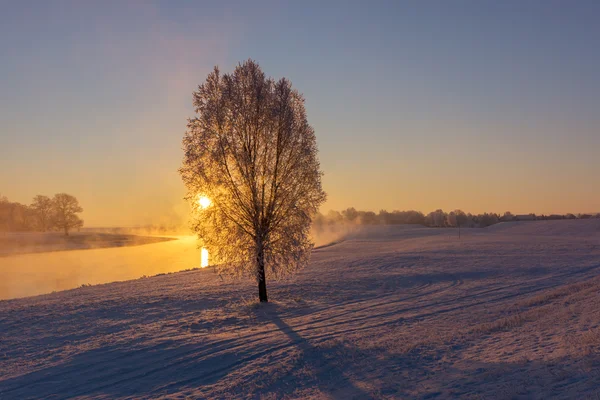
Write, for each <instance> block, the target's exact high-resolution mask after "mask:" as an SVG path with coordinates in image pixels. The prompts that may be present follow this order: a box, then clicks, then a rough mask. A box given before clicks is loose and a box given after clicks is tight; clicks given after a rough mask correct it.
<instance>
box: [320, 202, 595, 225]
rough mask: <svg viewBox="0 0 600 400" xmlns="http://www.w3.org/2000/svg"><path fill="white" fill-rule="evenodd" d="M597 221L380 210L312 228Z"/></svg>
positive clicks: (331, 216)
mask: <svg viewBox="0 0 600 400" xmlns="http://www.w3.org/2000/svg"><path fill="white" fill-rule="evenodd" d="M588 218H600V214H577V215H575V214H565V215H556V214H553V215H535V214H525V215H513V214H512V213H511V212H509V211H507V212H505V213H504V214H503V215H500V214H496V213H483V214H471V213H465V212H464V211H462V210H454V211H451V212H448V213H447V212H445V211H443V210H435V211H432V212H430V213H429V214H427V215H425V214H423V213H422V212H420V211H413V210H411V211H392V212H388V211H386V210H381V211H379V213H374V212H373V211H358V210H356V209H355V208H353V207H352V208H348V209H346V210H344V211H342V212H339V211H330V212H329V213H328V214H326V215H323V214H318V215H317V217H316V218H315V221H314V223H315V226H316V227H322V226H325V225H333V224H359V225H402V224H417V225H424V226H429V227H440V228H446V227H449V228H452V227H458V226H460V227H466V228H467V227H468V228H485V227H486V226H490V225H494V224H496V223H498V222H508V221H538V220H557V219H588Z"/></svg>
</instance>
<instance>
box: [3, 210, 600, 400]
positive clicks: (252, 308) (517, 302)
mask: <svg viewBox="0 0 600 400" xmlns="http://www.w3.org/2000/svg"><path fill="white" fill-rule="evenodd" d="M462 233H463V236H462V239H461V240H460V241H459V240H458V237H457V231H456V230H453V229H427V228H415V227H402V226H396V227H374V228H371V229H369V230H366V231H363V232H361V233H360V234H355V235H353V236H352V237H351V238H348V239H347V240H345V241H343V242H341V243H339V244H336V245H333V246H328V247H323V248H321V249H317V250H315V252H314V254H313V258H312V262H311V264H310V266H309V267H307V268H306V269H305V270H303V271H302V272H301V273H299V274H298V275H296V276H295V277H294V278H293V279H291V280H289V281H286V282H278V283H275V282H268V287H269V294H270V298H271V300H272V302H271V303H269V304H268V305H257V304H256V302H255V300H254V299H255V297H256V293H255V292H256V289H255V285H254V283H253V282H250V281H242V282H240V281H237V282H228V281H222V280H221V279H220V278H219V277H218V276H217V275H215V274H214V273H213V272H212V271H211V270H199V271H191V272H183V273H176V274H170V275H161V276H156V277H152V278H144V279H138V280H134V281H126V282H120V283H112V284H105V285H98V286H92V287H84V288H80V289H75V290H70V291H65V292H59V293H54V294H50V295H43V296H38V297H30V298H24V299H17V300H8V301H1V302H0V398H1V399H24V398H57V399H58V398H66V397H79V398H87V397H91V398H107V399H113V398H132V397H136V398H153V397H169V398H186V397H190V398H265V399H275V398H277V399H279V398H286V397H289V398H336V399H338V398H339V399H351V398H365V399H366V398H457V397H461V398H473V399H480V398H539V399H546V398H575V399H580V398H586V397H589V398H597V397H598V396H600V368H599V367H600V353H599V352H600V277H598V274H599V273H600V220H585V221H548V222H545V221H544V222H523V223H519V224H501V225H498V226H496V227H492V228H490V229H473V230H463V232H462ZM90 251H95V250H90Z"/></svg>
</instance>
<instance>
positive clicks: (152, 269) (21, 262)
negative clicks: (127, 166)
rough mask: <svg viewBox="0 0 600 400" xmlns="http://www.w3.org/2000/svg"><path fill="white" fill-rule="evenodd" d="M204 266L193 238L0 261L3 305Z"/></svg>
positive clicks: (16, 257) (21, 256)
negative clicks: (12, 301)
mask: <svg viewBox="0 0 600 400" xmlns="http://www.w3.org/2000/svg"><path fill="white" fill-rule="evenodd" d="M199 266H200V250H199V249H198V248H197V247H196V237H195V236H182V237H178V238H177V240H170V241H166V242H160V243H154V244H146V245H141V246H131V247H112V248H104V249H91V250H71V251H56V252H50V253H34V254H22V255H15V256H7V257H0V299H11V298H16V297H25V296H33V295H38V294H44V293H51V292H52V291H58V290H66V289H72V288H76V287H79V286H81V285H84V284H86V285H87V284H92V285H96V284H100V283H108V282H114V281H123V280H128V279H136V278H139V277H141V276H144V275H146V276H152V275H156V274H159V273H167V272H177V271H181V270H184V269H189V268H195V267H199Z"/></svg>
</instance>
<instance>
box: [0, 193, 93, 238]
mask: <svg viewBox="0 0 600 400" xmlns="http://www.w3.org/2000/svg"><path fill="white" fill-rule="evenodd" d="M82 211H83V209H82V208H81V206H80V205H79V201H78V200H77V198H75V197H74V196H71V195H70V194H67V193H58V194H55V195H54V197H52V198H50V197H48V196H43V195H37V196H35V197H34V198H33V201H32V203H31V204H29V205H26V204H21V203H17V202H11V201H9V200H8V199H7V198H6V197H4V196H0V232H27V231H37V232H47V231H52V230H60V231H63V232H64V233H65V235H68V234H69V230H71V229H80V228H81V227H82V226H83V220H82V219H81V218H79V216H78V215H77V214H78V213H80V212H82Z"/></svg>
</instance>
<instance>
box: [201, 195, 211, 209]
mask: <svg viewBox="0 0 600 400" xmlns="http://www.w3.org/2000/svg"><path fill="white" fill-rule="evenodd" d="M210 203H211V201H210V199H209V198H208V197H206V196H203V195H201V194H199V195H198V205H199V206H200V208H207V207H208V206H210Z"/></svg>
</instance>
